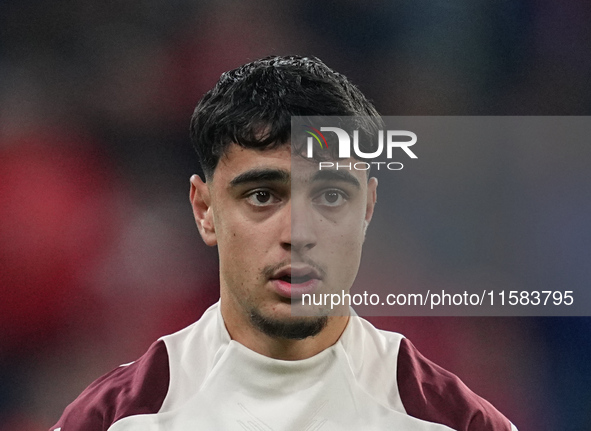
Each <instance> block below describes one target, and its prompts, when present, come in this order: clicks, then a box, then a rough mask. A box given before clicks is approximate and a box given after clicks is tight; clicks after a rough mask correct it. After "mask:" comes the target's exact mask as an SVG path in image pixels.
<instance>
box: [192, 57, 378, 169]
mask: <svg viewBox="0 0 591 431" xmlns="http://www.w3.org/2000/svg"><path fill="white" fill-rule="evenodd" d="M292 116H301V117H307V116H362V117H378V113H377V111H376V109H375V107H374V106H373V104H372V103H371V102H370V101H368V100H367V98H366V97H365V96H364V95H363V94H362V93H361V91H359V89H358V88H357V87H355V86H354V85H353V84H352V83H351V82H350V81H349V80H348V79H347V78H346V77H345V76H344V75H341V74H340V73H338V72H335V71H334V70H332V69H330V68H329V67H328V66H326V65H325V64H324V63H323V62H322V61H320V60H319V59H318V58H315V57H299V56H287V57H277V56H273V57H266V58H263V59H260V60H256V61H253V62H251V63H248V64H245V65H243V66H240V67H238V68H237V69H234V70H231V71H229V72H225V73H224V74H222V76H221V77H220V80H219V81H218V83H217V84H216V85H215V87H214V88H212V89H211V90H210V91H208V92H207V93H206V94H205V95H204V96H203V98H202V99H201V100H200V101H199V103H198V104H197V107H196V108H195V112H194V113H193V116H192V118H191V140H192V142H193V146H194V148H195V150H196V151H197V155H198V156H199V160H200V162H201V167H202V168H203V172H204V174H205V176H206V178H208V179H210V178H211V177H212V176H213V172H214V170H215V168H216V166H217V164H218V161H219V159H220V157H221V156H222V155H223V154H224V151H226V149H227V147H228V145H229V144H231V143H236V144H238V145H241V146H243V147H245V148H258V149H266V148H274V147H277V146H279V145H283V144H286V143H288V142H289V141H290V133H291V117H292ZM374 126H375V125H374Z"/></svg>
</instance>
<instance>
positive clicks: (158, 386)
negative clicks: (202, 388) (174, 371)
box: [51, 341, 170, 431]
mask: <svg viewBox="0 0 591 431" xmlns="http://www.w3.org/2000/svg"><path fill="white" fill-rule="evenodd" d="M169 379H170V371H169V365H168V354H167V351H166V345H165V344H164V342H163V341H157V342H155V343H154V344H152V346H150V348H149V349H148V351H147V352H146V353H145V354H144V355H143V356H142V357H141V358H140V359H138V360H137V361H135V362H134V363H132V364H131V365H127V366H121V367H118V368H116V369H114V370H113V371H111V372H110V373H108V374H105V375H104V376H103V377H101V378H99V379H98V380H96V381H95V382H94V383H92V384H91V385H90V386H89V387H88V388H86V389H85V390H84V392H82V394H80V396H79V397H78V398H77V399H76V400H75V401H74V402H73V403H72V404H70V405H69V406H68V407H67V408H66V409H65V410H64V413H63V415H62V417H61V418H60V420H59V421H58V423H57V424H55V425H54V426H53V427H52V428H51V431H53V430H55V429H56V428H60V427H61V429H62V431H106V430H107V429H108V428H109V427H110V426H111V425H112V424H113V423H115V422H116V421H118V420H120V419H123V418H125V417H128V416H133V415H139V414H150V413H158V411H159V410H160V408H161V407H162V403H163V402H164V398H165V397H166V393H167V392H168V385H169Z"/></svg>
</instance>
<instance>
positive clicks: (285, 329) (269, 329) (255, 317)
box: [250, 309, 328, 340]
mask: <svg viewBox="0 0 591 431" xmlns="http://www.w3.org/2000/svg"><path fill="white" fill-rule="evenodd" d="M250 322H251V323H252V324H253V326H254V327H255V328H257V329H258V330H259V331H261V332H262V333H263V334H265V335H268V336H269V337H272V338H282V339H285V340H303V339H305V338H308V337H314V336H315V335H318V334H319V333H320V332H321V331H322V330H323V329H324V328H325V327H326V325H327V323H328V316H319V317H313V318H299V319H297V320H292V321H287V320H279V319H272V318H269V317H265V316H263V315H262V314H261V313H260V312H259V311H258V310H255V309H253V310H251V311H250Z"/></svg>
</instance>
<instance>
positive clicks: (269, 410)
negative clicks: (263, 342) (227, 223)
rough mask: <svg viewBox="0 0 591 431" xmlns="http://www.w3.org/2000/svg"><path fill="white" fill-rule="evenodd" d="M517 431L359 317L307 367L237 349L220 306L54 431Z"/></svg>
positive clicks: (121, 374)
mask: <svg viewBox="0 0 591 431" xmlns="http://www.w3.org/2000/svg"><path fill="white" fill-rule="evenodd" d="M390 429H392V430H409V431H410V430H412V431H446V430H447V431H449V430H458V431H459V430H470V431H484V430H491V431H492V430H495V431H500V430H503V431H509V430H512V429H513V430H515V428H514V427H513V426H512V425H511V423H510V422H509V421H508V420H507V419H506V418H505V417H504V416H502V415H501V414H500V413H499V412H498V411H497V410H496V409H495V408H494V407H493V406H492V405H491V404H490V403H488V402H487V401H485V400H483V399H482V398H480V397H478V396H477V395H475V394H474V393H473V392H471V391H470V390H469V389H468V388H467V387H466V386H465V385H464V384H463V383H462V382H461V381H460V380H459V379H458V378H457V377H456V376H454V375H453V374H451V373H449V372H447V371H445V370H443V369H441V368H440V367H438V366H437V365H435V364H433V363H431V362H430V361H428V360H426V359H425V358H424V357H422V356H421V355H420V353H418V352H417V351H416V349H415V348H414V346H412V344H411V343H410V342H408V340H406V339H405V338H404V337H402V336H401V335H400V334H397V333H393V332H386V331H380V330H378V329H376V328H374V327H373V326H372V325H371V324H370V323H369V322H367V321H366V320H364V319H362V318H360V317H357V316H352V317H351V318H350V320H349V323H348V325H347V328H346V329H345V331H344V332H343V334H342V336H341V338H340V339H339V341H338V342H337V343H336V344H334V345H333V346H331V347H329V348H328V349H326V350H324V351H322V352H320V353H319V354H317V355H315V356H313V357H311V358H308V359H304V360H299V361H283V360H277V359H271V358H268V357H266V356H263V355H260V354H258V353H256V352H253V351H251V350H249V349H248V348H246V347H244V346H243V345H241V344H240V343H238V342H236V341H234V340H232V339H231V338H230V335H229V334H228V331H227V330H226V328H225V325H224V322H223V318H222V316H221V312H220V307H219V303H218V304H215V305H213V306H212V307H210V308H209V309H208V310H207V311H206V312H205V313H204V315H203V316H202V318H201V319H200V320H199V321H197V322H195V323H194V324H192V325H191V326H189V327H187V328H185V329H183V330H181V331H179V332H177V333H175V334H172V335H168V336H165V337H162V338H161V339H160V340H158V341H157V342H156V343H154V344H153V345H152V347H151V348H150V349H149V350H148V352H147V353H146V354H145V355H144V356H142V358H140V359H139V360H138V361H136V362H134V363H132V364H129V365H125V366H121V367H119V368H117V369H115V370H114V371H112V372H111V373H109V374H107V375H106V376H103V377H102V378H101V379H99V380H97V381H96V382H95V383H93V384H92V385H91V386H90V387H89V388H88V389H87V390H86V391H84V392H83V393H82V394H81V396H80V397H79V398H78V399H77V400H76V401H75V402H74V403H72V404H71V405H70V406H69V407H68V408H67V409H66V411H65V412H64V415H63V416H62V418H61V419H60V421H59V422H58V423H57V424H56V425H55V426H54V427H53V428H51V430H52V431H53V430H60V431H83V430H84V431H99V430H101V431H164V430H166V431H186V430H207V431H211V430H223V431H234V430H236V431H244V430H248V431H284V430H285V431H288V430H293V431H304V430H305V431H344V430H355V431H358V430H390Z"/></svg>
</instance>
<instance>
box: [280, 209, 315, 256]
mask: <svg viewBox="0 0 591 431" xmlns="http://www.w3.org/2000/svg"><path fill="white" fill-rule="evenodd" d="M316 242H317V235H316V226H315V224H314V213H313V211H312V209H311V208H309V207H308V206H307V205H306V203H304V202H298V201H297V200H296V201H293V200H292V201H291V202H290V205H289V208H288V214H287V216H286V217H285V223H284V241H283V247H284V248H287V249H289V250H291V251H294V252H297V253H301V252H306V251H308V250H311V249H312V248H314V247H315V246H316Z"/></svg>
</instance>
